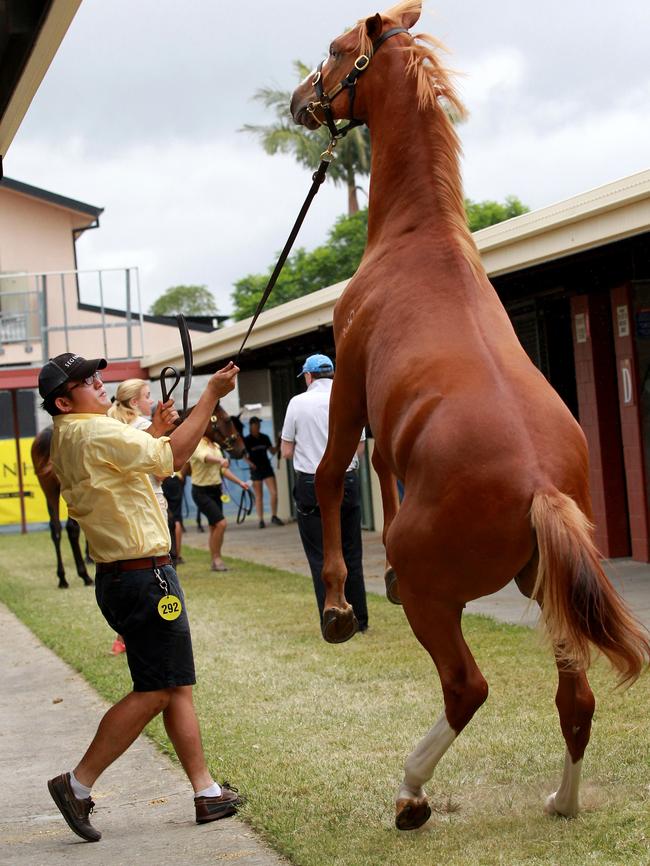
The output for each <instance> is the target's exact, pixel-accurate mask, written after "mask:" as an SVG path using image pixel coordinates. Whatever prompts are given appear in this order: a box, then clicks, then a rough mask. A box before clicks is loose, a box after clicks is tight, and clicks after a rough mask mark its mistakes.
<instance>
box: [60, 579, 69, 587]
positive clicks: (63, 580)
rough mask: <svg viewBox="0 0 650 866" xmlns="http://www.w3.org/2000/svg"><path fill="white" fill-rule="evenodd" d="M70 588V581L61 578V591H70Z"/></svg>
mask: <svg viewBox="0 0 650 866" xmlns="http://www.w3.org/2000/svg"><path fill="white" fill-rule="evenodd" d="M69 586H70V584H69V583H68V581H67V580H66V579H65V577H60V578H59V589H68V588H69Z"/></svg>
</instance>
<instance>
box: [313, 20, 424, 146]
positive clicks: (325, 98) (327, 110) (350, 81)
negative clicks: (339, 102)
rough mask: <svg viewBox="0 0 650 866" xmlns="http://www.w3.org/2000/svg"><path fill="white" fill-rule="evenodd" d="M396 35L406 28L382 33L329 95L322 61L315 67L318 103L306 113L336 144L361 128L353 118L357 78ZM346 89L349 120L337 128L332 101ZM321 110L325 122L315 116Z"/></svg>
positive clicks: (397, 28)
mask: <svg viewBox="0 0 650 866" xmlns="http://www.w3.org/2000/svg"><path fill="white" fill-rule="evenodd" d="M398 33H408V30H407V29H406V27H393V28H391V29H390V30H387V31H386V32H385V33H382V34H381V36H379V37H378V38H377V39H375V41H374V42H373V43H372V52H371V54H370V56H368V55H367V54H360V55H359V56H358V57H357V59H356V60H355V61H354V67H353V69H351V70H350V72H348V74H347V75H346V76H345V77H344V78H342V79H341V81H340V82H339V83H338V84H337V85H336V87H333V88H332V90H330V91H329V93H325V91H324V89H323V74H322V69H323V64H324V63H325V61H324V60H321V62H320V63H319V64H318V66H317V67H316V74H315V75H314V77H313V79H312V82H311V83H312V85H313V88H314V90H315V91H316V96H317V97H318V102H310V103H309V105H308V106H307V111H308V112H309V113H310V114H311V116H312V117H313V118H314V120H316V121H317V122H318V123H319V124H320V125H321V126H327V128H328V129H329V131H330V133H331V135H332V141H333V142H336V140H337V139H339V138H343V136H344V135H347V133H348V132H349V131H350V130H351V129H354V127H355V126H361V125H362V124H363V121H362V120H357V118H355V116H354V97H355V95H356V86H357V81H358V80H359V77H360V76H361V75H362V74H363V73H364V72H365V71H366V69H367V68H368V67H369V66H370V60H371V59H372V57H373V56H374V54H375V52H376V51H377V49H378V48H379V46H380V45H382V44H383V43H384V42H385V41H386V40H387V39H390V37H391V36H397V34H398ZM344 89H347V91H348V98H349V100H350V110H349V118H348V123H347V125H346V126H343V127H337V125H336V122H335V121H334V116H333V115H332V108H331V106H332V100H333V99H334V98H335V97H336V96H338V94H339V93H340V92H341V91H342V90H344ZM318 108H320V109H322V111H323V114H324V115H325V122H323V121H322V120H321V119H320V118H319V117H318V116H317V114H316V109H318ZM331 146H332V145H331V144H330V147H331Z"/></svg>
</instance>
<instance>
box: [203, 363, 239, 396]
mask: <svg viewBox="0 0 650 866" xmlns="http://www.w3.org/2000/svg"><path fill="white" fill-rule="evenodd" d="M237 373H239V367H236V366H235V365H234V363H233V362H232V361H229V362H228V363H227V364H226V366H225V367H222V368H221V370H217V372H216V373H214V375H213V376H212V377H211V379H210V381H209V382H208V387H209V388H210V389H211V390H212V391H213V393H214V396H215V398H216V399H217V400H220V399H221V398H222V397H225V396H226V394H230V392H231V391H232V390H233V388H234V387H235V379H236V378H237Z"/></svg>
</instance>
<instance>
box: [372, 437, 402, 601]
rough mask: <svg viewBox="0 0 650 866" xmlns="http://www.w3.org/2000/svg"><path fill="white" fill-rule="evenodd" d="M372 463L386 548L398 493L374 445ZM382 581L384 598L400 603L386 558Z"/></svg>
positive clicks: (390, 473)
mask: <svg viewBox="0 0 650 866" xmlns="http://www.w3.org/2000/svg"><path fill="white" fill-rule="evenodd" d="M372 465H373V466H374V468H375V472H376V473H377V477H378V478H379V486H380V488H381V502H382V506H383V509H384V529H383V532H382V543H383V545H384V549H385V548H386V536H387V535H388V530H389V529H390V525H391V523H392V522H393V520H394V519H395V517H396V516H397V512H398V511H399V494H398V492H397V481H396V480H395V476H394V475H393V473H392V472H391V471H390V469H389V468H388V466H387V465H386V464H385V463H384V460H383V457H382V456H381V454H380V453H379V449H378V448H377V446H376V445H375V449H374V451H373V452H372ZM384 583H385V584H386V598H387V599H388V600H389V601H391V602H392V603H393V604H401V603H402V600H401V599H400V597H399V586H398V584H397V575H396V574H395V569H394V568H393V567H392V565H391V564H390V563H389V561H388V559H386V568H385V571H384Z"/></svg>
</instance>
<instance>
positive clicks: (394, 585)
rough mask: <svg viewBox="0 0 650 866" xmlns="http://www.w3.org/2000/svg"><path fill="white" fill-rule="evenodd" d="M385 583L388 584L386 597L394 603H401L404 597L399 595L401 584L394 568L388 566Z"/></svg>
mask: <svg viewBox="0 0 650 866" xmlns="http://www.w3.org/2000/svg"><path fill="white" fill-rule="evenodd" d="M384 583H385V584H386V598H387V599H388V601H390V602H392V604H401V603H402V599H401V598H400V596H399V584H398V582H397V575H396V574H395V570H394V569H393V568H388V569H387V570H386V573H385V574H384Z"/></svg>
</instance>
